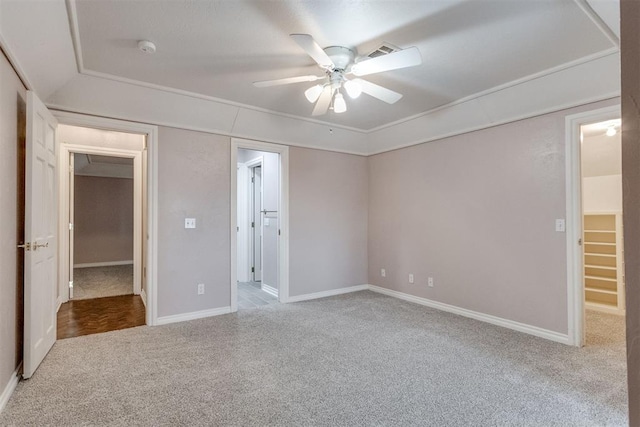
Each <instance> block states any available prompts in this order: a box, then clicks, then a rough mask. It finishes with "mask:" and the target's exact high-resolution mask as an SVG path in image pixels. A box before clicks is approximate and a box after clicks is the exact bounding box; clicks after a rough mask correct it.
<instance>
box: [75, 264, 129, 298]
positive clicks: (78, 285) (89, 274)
mask: <svg viewBox="0 0 640 427" xmlns="http://www.w3.org/2000/svg"><path fill="white" fill-rule="evenodd" d="M129 294H133V265H114V266H110V267H87V268H74V269H73V299H75V300H79V299H92V298H103V297H113V296H117V295H129Z"/></svg>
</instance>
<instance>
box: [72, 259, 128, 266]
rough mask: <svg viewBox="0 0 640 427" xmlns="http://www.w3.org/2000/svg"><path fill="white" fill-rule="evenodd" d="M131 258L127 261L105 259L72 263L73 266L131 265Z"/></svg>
mask: <svg viewBox="0 0 640 427" xmlns="http://www.w3.org/2000/svg"><path fill="white" fill-rule="evenodd" d="M131 264H133V260H132V259H130V260H127V261H105V262H83V263H81V264H73V268H91V267H113V266H116V265H131Z"/></svg>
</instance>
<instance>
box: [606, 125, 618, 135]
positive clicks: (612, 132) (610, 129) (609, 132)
mask: <svg viewBox="0 0 640 427" xmlns="http://www.w3.org/2000/svg"><path fill="white" fill-rule="evenodd" d="M616 133H618V131H617V130H616V128H615V126H609V127H608V128H607V136H614V135H615V134H616Z"/></svg>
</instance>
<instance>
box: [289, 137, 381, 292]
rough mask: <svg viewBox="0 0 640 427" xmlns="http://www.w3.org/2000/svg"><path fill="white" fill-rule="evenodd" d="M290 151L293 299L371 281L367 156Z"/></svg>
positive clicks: (302, 150) (291, 288) (290, 257)
mask: <svg viewBox="0 0 640 427" xmlns="http://www.w3.org/2000/svg"><path fill="white" fill-rule="evenodd" d="M289 153H290V155H289V159H290V160H289V200H290V207H289V223H290V231H289V233H290V240H289V241H290V248H289V250H290V255H289V260H290V278H289V280H290V295H291V296H297V295H304V294H309V293H314V292H321V291H326V290H331V289H337V288H344V287H347V286H353V285H362V284H365V283H367V199H368V192H369V190H368V183H367V158H366V157H360V156H355V155H349V154H339V153H333V152H328V151H318V150H312V149H305V148H297V147H291V148H290V152H289Z"/></svg>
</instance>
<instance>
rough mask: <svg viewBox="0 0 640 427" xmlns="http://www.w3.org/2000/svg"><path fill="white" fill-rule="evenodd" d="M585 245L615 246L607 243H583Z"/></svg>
mask: <svg viewBox="0 0 640 427" xmlns="http://www.w3.org/2000/svg"><path fill="white" fill-rule="evenodd" d="M584 244H585V245H603V246H615V245H616V244H615V243H607V242H584Z"/></svg>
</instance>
